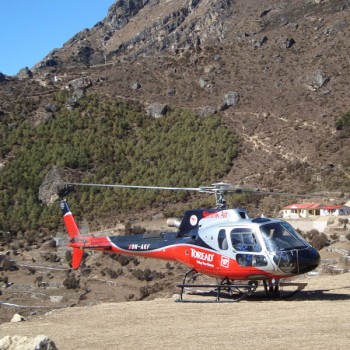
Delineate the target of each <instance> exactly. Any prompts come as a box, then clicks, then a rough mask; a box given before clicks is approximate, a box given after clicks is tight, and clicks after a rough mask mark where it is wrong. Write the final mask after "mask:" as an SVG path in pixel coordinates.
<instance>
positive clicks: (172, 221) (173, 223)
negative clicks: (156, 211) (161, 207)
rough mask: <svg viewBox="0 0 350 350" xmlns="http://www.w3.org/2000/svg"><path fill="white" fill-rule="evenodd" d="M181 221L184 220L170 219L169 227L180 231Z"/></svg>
mask: <svg viewBox="0 0 350 350" xmlns="http://www.w3.org/2000/svg"><path fill="white" fill-rule="evenodd" d="M181 221H182V219H179V218H169V219H167V221H166V223H167V225H168V226H169V227H176V228H178V229H179V228H180V225H181Z"/></svg>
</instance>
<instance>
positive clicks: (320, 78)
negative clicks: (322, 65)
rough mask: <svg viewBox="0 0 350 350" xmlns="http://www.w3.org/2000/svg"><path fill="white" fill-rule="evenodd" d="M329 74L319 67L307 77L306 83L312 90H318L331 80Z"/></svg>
mask: <svg viewBox="0 0 350 350" xmlns="http://www.w3.org/2000/svg"><path fill="white" fill-rule="evenodd" d="M329 79H330V78H329V76H327V74H326V73H325V72H323V71H322V70H321V69H317V70H315V71H314V72H312V73H311V74H309V75H308V76H307V78H306V85H307V87H308V88H309V89H310V90H312V91H317V90H318V89H320V88H321V87H322V86H323V85H325V84H326V83H327V82H328V81H329Z"/></svg>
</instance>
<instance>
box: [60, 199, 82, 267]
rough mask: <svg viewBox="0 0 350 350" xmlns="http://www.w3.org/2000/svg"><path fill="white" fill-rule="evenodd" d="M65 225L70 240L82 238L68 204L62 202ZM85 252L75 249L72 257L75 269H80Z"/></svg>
mask: <svg viewBox="0 0 350 350" xmlns="http://www.w3.org/2000/svg"><path fill="white" fill-rule="evenodd" d="M60 206H61V210H62V214H63V220H64V224H65V226H66V229H67V232H68V235H69V238H70V240H71V242H72V240H73V239H74V238H76V237H80V231H79V229H78V226H77V224H76V222H75V220H74V217H73V214H72V213H71V211H70V209H69V207H68V204H67V202H66V201H65V200H64V201H61V203H60ZM83 255H84V250H83V249H80V248H75V247H73V256H72V267H73V269H78V268H79V267H80V264H81V261H82V259H83Z"/></svg>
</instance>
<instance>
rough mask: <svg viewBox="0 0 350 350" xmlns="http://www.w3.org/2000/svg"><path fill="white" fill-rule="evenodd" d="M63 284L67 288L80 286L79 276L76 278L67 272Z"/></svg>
mask: <svg viewBox="0 0 350 350" xmlns="http://www.w3.org/2000/svg"><path fill="white" fill-rule="evenodd" d="M63 285H64V286H65V287H66V288H67V289H79V288H80V281H79V278H77V277H76V276H75V274H74V272H73V273H68V275H67V277H66V279H65V280H64V281H63Z"/></svg>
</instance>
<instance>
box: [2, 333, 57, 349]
mask: <svg viewBox="0 0 350 350" xmlns="http://www.w3.org/2000/svg"><path fill="white" fill-rule="evenodd" d="M0 349H1V350H58V348H57V347H56V345H55V343H54V342H53V341H52V340H51V339H50V338H48V337H47V336H45V335H38V336H37V337H32V338H30V337H24V336H19V335H14V336H9V335H7V336H6V337H4V338H2V339H0Z"/></svg>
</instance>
